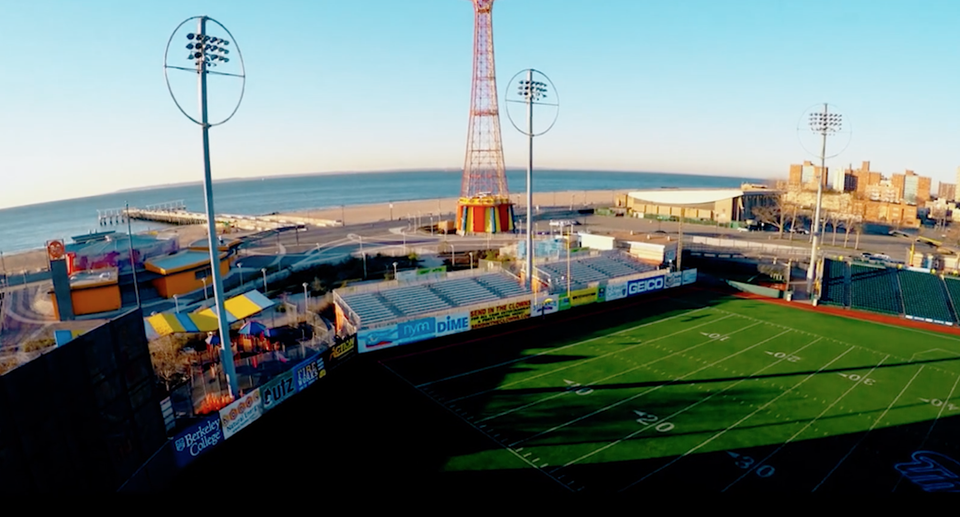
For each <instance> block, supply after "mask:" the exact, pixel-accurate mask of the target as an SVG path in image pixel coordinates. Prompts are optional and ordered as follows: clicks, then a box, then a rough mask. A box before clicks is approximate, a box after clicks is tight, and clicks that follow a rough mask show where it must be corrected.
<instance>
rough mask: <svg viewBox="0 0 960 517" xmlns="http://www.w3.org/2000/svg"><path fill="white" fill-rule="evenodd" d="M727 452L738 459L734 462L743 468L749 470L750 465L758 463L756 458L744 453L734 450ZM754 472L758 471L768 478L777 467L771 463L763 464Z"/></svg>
mask: <svg viewBox="0 0 960 517" xmlns="http://www.w3.org/2000/svg"><path fill="white" fill-rule="evenodd" d="M727 454H729V455H730V457H731V458H734V459H735V460H736V461H735V462H734V463H733V464H734V465H736V466H737V467H738V468H741V469H743V470H747V469H749V468H750V467H753V464H754V463H756V460H754V459H753V458H752V457H750V456H744V455H742V454H739V453H736V452H733V451H727ZM754 472H756V473H757V475H758V476H760V477H762V478H768V477H770V476H772V475H773V473H774V472H776V469H775V468H773V467H771V466H770V465H761V466H760V467H759V468H757V470H755V471H754Z"/></svg>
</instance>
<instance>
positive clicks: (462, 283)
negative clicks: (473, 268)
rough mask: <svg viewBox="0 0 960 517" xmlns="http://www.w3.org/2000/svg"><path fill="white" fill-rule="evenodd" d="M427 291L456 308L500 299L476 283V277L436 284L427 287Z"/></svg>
mask: <svg viewBox="0 0 960 517" xmlns="http://www.w3.org/2000/svg"><path fill="white" fill-rule="evenodd" d="M496 276H498V277H499V276H500V275H496ZM429 289H430V290H432V291H433V292H434V293H435V294H436V295H437V296H439V297H440V298H443V299H444V300H446V301H447V302H449V303H451V304H453V305H455V306H457V307H461V306H464V305H472V304H474V303H480V302H486V301H490V300H499V299H500V296H498V295H497V294H496V293H494V292H493V291H491V290H490V289H488V288H487V287H485V286H484V285H482V284H480V283H478V282H477V280H476V277H474V278H459V279H456V280H448V281H446V282H437V283H435V284H431V285H429Z"/></svg>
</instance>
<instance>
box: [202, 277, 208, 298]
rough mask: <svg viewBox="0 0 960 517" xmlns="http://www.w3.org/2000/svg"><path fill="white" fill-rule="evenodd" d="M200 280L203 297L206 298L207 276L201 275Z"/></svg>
mask: <svg viewBox="0 0 960 517" xmlns="http://www.w3.org/2000/svg"><path fill="white" fill-rule="evenodd" d="M200 280H202V281H203V299H204V300H206V299H207V277H203V278H201V279H200Z"/></svg>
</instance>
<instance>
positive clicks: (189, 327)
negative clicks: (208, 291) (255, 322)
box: [144, 290, 275, 339]
mask: <svg viewBox="0 0 960 517" xmlns="http://www.w3.org/2000/svg"><path fill="white" fill-rule="evenodd" d="M274 304H275V302H274V301H273V300H271V299H269V298H267V297H266V296H264V295H262V294H260V292H259V291H256V290H254V291H250V292H248V293H244V294H242V295H240V296H236V297H233V298H231V299H229V300H227V301H226V302H224V307H225V308H226V310H227V322H229V323H233V322H235V321H238V320H242V319H244V318H249V317H250V316H253V315H254V314H257V313H259V312H261V311H263V310H264V309H268V308H270V307H272V306H273V305H274ZM144 327H145V329H146V332H147V338H149V339H156V338H158V337H162V336H166V335H169V334H177V333H197V332H216V331H217V330H218V325H217V315H216V312H215V311H213V310H212V309H204V310H202V311H199V312H195V313H190V314H188V313H161V314H154V315H153V316H150V317H148V318H144Z"/></svg>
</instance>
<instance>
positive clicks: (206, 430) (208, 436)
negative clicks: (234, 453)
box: [173, 415, 224, 467]
mask: <svg viewBox="0 0 960 517" xmlns="http://www.w3.org/2000/svg"><path fill="white" fill-rule="evenodd" d="M223 440H224V438H223V431H221V429H220V416H219V415H217V416H214V417H211V418H208V419H206V420H203V421H202V422H200V423H198V424H194V425H192V426H190V427H188V428H187V429H185V430H184V431H183V432H182V433H180V434H178V435H177V436H176V437H175V438H174V439H173V456H174V459H175V461H176V462H177V466H178V467H186V466H187V464H189V463H190V462H191V461H193V460H194V459H196V457H197V456H200V455H201V454H203V453H205V452H207V451H208V450H210V449H212V448H213V447H214V446H216V445H217V444H219V443H220V442H222V441H223Z"/></svg>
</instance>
